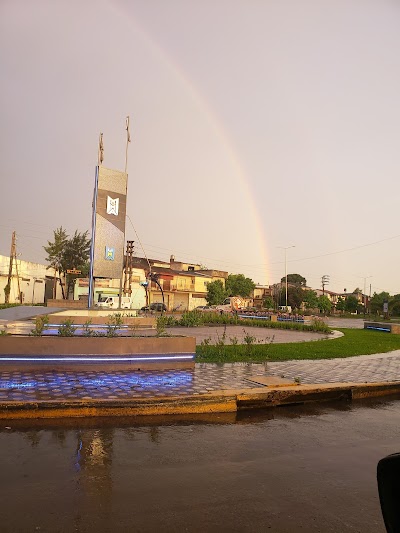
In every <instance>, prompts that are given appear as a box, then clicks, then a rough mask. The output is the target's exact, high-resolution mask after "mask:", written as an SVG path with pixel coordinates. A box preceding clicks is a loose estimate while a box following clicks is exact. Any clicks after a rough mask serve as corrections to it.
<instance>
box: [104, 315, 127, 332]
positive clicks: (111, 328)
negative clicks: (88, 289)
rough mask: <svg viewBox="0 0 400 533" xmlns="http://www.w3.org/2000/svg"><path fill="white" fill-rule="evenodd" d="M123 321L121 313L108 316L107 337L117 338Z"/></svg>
mask: <svg viewBox="0 0 400 533" xmlns="http://www.w3.org/2000/svg"><path fill="white" fill-rule="evenodd" d="M123 323H124V319H123V318H122V315H121V313H114V314H113V315H109V317H108V320H107V324H106V325H107V333H106V336H107V337H117V336H118V329H119V328H120V327H121V326H122V325H123Z"/></svg>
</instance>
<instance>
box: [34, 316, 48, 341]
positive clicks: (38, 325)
mask: <svg viewBox="0 0 400 533" xmlns="http://www.w3.org/2000/svg"><path fill="white" fill-rule="evenodd" d="M48 323H49V316H48V315H39V316H37V317H36V318H35V327H34V329H31V335H33V336H34V337H41V336H42V334H43V330H45V329H46V327H47V325H48Z"/></svg>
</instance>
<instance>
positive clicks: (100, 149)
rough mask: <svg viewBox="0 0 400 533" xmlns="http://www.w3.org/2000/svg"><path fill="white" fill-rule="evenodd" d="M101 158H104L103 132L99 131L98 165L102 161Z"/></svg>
mask: <svg viewBox="0 0 400 533" xmlns="http://www.w3.org/2000/svg"><path fill="white" fill-rule="evenodd" d="M103 159H104V146H103V134H102V133H100V139H99V164H100V165H101V164H102V163H103Z"/></svg>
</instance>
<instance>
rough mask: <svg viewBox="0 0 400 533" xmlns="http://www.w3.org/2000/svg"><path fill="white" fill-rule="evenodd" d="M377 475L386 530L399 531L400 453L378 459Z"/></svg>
mask: <svg viewBox="0 0 400 533" xmlns="http://www.w3.org/2000/svg"><path fill="white" fill-rule="evenodd" d="M377 477H378V490H379V499H380V502H381V509H382V515H383V519H384V521H385V526H386V531H387V532H388V533H400V453H394V454H392V455H388V456H387V457H384V458H383V459H381V460H380V461H379V463H378V468H377Z"/></svg>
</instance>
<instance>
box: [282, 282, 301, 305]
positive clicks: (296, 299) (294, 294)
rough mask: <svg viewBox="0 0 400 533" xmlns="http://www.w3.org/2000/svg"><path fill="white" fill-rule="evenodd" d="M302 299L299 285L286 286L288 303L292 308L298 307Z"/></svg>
mask: <svg viewBox="0 0 400 533" xmlns="http://www.w3.org/2000/svg"><path fill="white" fill-rule="evenodd" d="M285 297H286V295H285ZM303 299H304V291H303V289H302V288H301V287H300V286H297V287H289V288H288V305H290V307H291V308H292V309H300V307H301V304H302V303H303Z"/></svg>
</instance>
